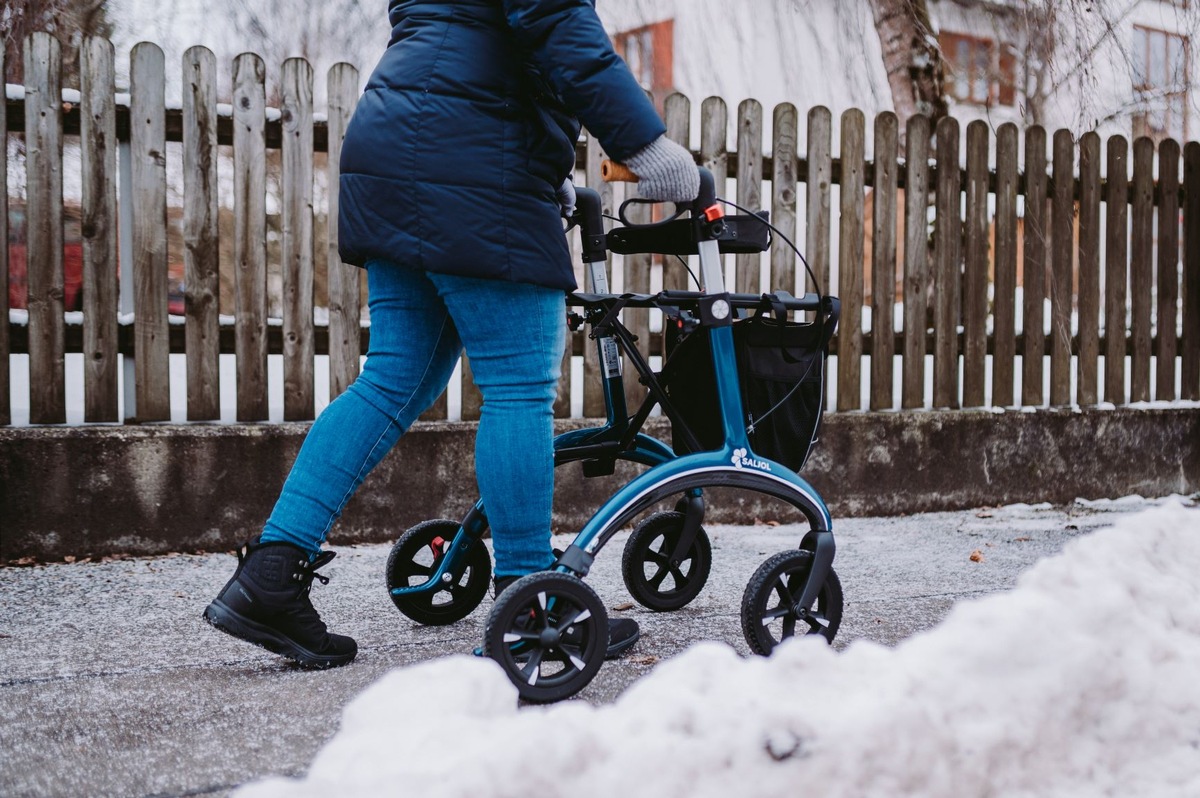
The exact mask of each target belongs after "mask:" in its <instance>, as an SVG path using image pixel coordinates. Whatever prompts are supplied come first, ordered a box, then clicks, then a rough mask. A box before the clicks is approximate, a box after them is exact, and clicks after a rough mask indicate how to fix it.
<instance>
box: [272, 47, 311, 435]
mask: <svg viewBox="0 0 1200 798" xmlns="http://www.w3.org/2000/svg"><path fill="white" fill-rule="evenodd" d="M282 89H283V103H282V107H281V108H280V109H279V111H280V127H281V131H280V133H281V136H282V140H283V141H282V145H281V150H282V157H283V237H282V238H283V241H282V245H283V246H282V255H283V418H284V420H285V421H308V420H310V419H311V418H312V417H313V410H314V408H313V404H314V402H313V356H314V346H313V212H312V210H313V125H312V121H313V120H312V116H313V114H312V102H313V100H312V95H313V72H312V66H310V65H309V63H308V62H307V61H305V60H304V59H303V58H289V59H287V60H286V61H284V62H283V80H282Z"/></svg>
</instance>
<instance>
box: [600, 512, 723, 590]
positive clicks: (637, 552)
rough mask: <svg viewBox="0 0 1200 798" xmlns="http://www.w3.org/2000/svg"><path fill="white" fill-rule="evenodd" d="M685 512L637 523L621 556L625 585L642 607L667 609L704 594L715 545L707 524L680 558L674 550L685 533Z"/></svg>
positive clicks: (658, 514) (656, 516)
mask: <svg viewBox="0 0 1200 798" xmlns="http://www.w3.org/2000/svg"><path fill="white" fill-rule="evenodd" d="M683 518H684V516H683V513H678V512H669V513H655V514H654V515H652V516H650V517H649V518H647V519H646V520H645V521H642V523H640V524H638V525H637V528H636V529H634V530H633V534H632V535H630V536H629V540H628V541H627V542H626V543H625V552H624V554H622V555H621V573H622V574H623V575H624V576H625V587H627V588H628V589H629V594H630V595H631V596H633V597H634V598H635V599H637V601H638V603H639V604H641V605H642V606H644V607H646V608H648V609H651V610H655V611H658V612H663V611H667V610H677V609H679V608H680V607H683V606H686V605H687V604H688V603H689V602H691V600H692V599H694V598H696V596H698V595H700V591H701V590H703V589H704V583H705V582H707V581H708V572H709V569H710V568H712V544H711V543H710V542H709V540H708V535H706V534H705V532H704V529H703V527H701V528H700V529H698V530H696V539H695V540H694V541H693V542H692V545H691V547H690V548H689V549H688V550H687V551H686V552H685V553H684V555H683V557H681V558H680V559H679V560H678V561H676V562H672V561H671V560H670V556H671V552H672V550H674V548H675V544H676V543H677V542H678V541H679V536H680V535H681V534H682V533H683Z"/></svg>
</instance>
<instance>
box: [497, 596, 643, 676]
mask: <svg viewBox="0 0 1200 798" xmlns="http://www.w3.org/2000/svg"><path fill="white" fill-rule="evenodd" d="M520 578H521V577H519V576H497V577H496V578H495V579H493V580H492V586H493V588H494V589H495V592H494V597H496V598H498V597H499V596H500V594H501V593H503V592H504V589H505V588H507V587H508V586H509V585H511V584H512V583H513V582H515V581H517V580H518V579H520ZM641 636H642V630H641V629H640V628H639V627H638V625H637V621H635V620H633V619H632V618H609V619H608V650H607V651H605V653H604V658H605V659H616V658H617V657H619V656H621V655H622V654H624V653H625V650H626V649H628V648H629V647H630V646H632V645H633V644H634V643H636V642H637V641H638V638H640V637H641Z"/></svg>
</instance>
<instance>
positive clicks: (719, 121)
mask: <svg viewBox="0 0 1200 798" xmlns="http://www.w3.org/2000/svg"><path fill="white" fill-rule="evenodd" d="M728 125H729V109H728V108H727V107H726V106H725V101H724V100H722V99H721V98H720V97H706V98H705V99H704V102H702V103H700V165H701V166H703V167H705V168H706V169H708V170H709V171H710V172H712V175H713V183H714V184H715V185H716V187H717V196H728V195H727V194H726V193H725V192H726V185H727V183H728V177H729V152H728V150H727V139H726V131H727V129H728ZM721 260H722V263H723V264H724V273H725V274H726V275H728V274H729V266H728V260H729V258H728V257H727V256H726V257H722V259H721Z"/></svg>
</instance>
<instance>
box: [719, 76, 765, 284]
mask: <svg viewBox="0 0 1200 798" xmlns="http://www.w3.org/2000/svg"><path fill="white" fill-rule="evenodd" d="M762 122H763V110H762V103H760V102H759V101H758V100H743V101H742V102H741V104H740V105H739V106H738V136H737V154H738V157H737V202H738V205H741V206H742V207H743V208H748V209H750V210H758V209H759V208H761V207H762V174H763V151H762V150H763V148H762ZM717 193H718V195H720V191H718V192H717ZM735 263H736V268H735V272H734V273H735V274H736V275H737V276H736V278H735V280H734V288H733V290H734V291H737V292H738V293H742V294H757V293H759V291H760V288H761V280H760V276H759V272H760V271H761V267H762V256H761V255H759V254H758V253H752V254H748V255H738V256H737V257H736V258H735Z"/></svg>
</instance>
